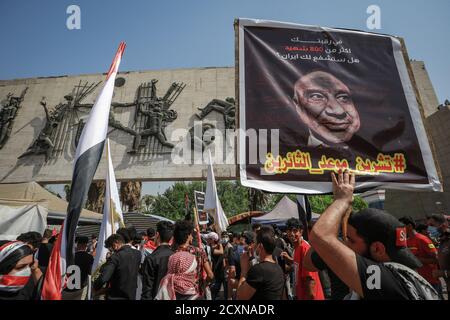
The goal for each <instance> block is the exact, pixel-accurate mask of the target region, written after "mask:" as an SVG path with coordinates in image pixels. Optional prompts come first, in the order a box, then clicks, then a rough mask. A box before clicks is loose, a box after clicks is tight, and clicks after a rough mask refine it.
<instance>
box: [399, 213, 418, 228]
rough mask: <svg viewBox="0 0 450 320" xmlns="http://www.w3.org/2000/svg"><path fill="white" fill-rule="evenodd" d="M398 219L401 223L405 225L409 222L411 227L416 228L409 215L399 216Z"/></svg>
mask: <svg viewBox="0 0 450 320" xmlns="http://www.w3.org/2000/svg"><path fill="white" fill-rule="evenodd" d="M398 221H400V222H401V223H403V224H404V225H405V226H407V225H408V224H410V225H412V227H413V229H416V222H415V221H414V219H413V218H412V217H411V216H404V217H401V218H400V219H398Z"/></svg>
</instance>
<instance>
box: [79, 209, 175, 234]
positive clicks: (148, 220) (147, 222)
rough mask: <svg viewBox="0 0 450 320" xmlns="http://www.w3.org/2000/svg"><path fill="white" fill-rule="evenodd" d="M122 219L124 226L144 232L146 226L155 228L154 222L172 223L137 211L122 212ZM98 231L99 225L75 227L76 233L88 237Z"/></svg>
mask: <svg viewBox="0 0 450 320" xmlns="http://www.w3.org/2000/svg"><path fill="white" fill-rule="evenodd" d="M123 220H124V223H125V226H126V227H130V226H134V227H135V228H136V230H137V232H146V231H147V229H148V228H153V229H155V230H156V224H157V223H158V222H159V221H169V222H172V223H174V221H172V220H170V219H167V218H164V217H161V216H157V215H153V214H142V213H137V212H129V213H124V214H123ZM99 232H100V225H85V226H79V227H78V228H77V230H76V235H77V236H87V237H90V236H91V235H93V234H96V235H98V234H99Z"/></svg>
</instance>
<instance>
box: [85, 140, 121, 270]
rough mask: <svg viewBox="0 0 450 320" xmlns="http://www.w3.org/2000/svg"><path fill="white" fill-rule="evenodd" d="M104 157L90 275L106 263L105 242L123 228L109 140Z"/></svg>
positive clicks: (106, 251) (106, 250)
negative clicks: (102, 189)
mask: <svg viewBox="0 0 450 320" xmlns="http://www.w3.org/2000/svg"><path fill="white" fill-rule="evenodd" d="M106 157H107V161H108V172H107V173H106V186H105V202H104V203H103V220H102V225H101V226H100V234H99V236H98V242H97V249H96V250H95V259H94V263H93V264H92V275H94V277H95V274H97V273H98V269H100V267H101V265H102V264H103V263H105V262H106V254H107V253H108V249H107V248H105V240H106V239H108V237H109V236H110V235H112V234H114V233H116V231H117V229H119V228H120V227H125V224H124V222H123V215H122V208H121V205H120V198H119V191H118V190H117V182H116V175H115V174H114V167H113V163H112V160H111V150H110V147H109V139H107V143H106Z"/></svg>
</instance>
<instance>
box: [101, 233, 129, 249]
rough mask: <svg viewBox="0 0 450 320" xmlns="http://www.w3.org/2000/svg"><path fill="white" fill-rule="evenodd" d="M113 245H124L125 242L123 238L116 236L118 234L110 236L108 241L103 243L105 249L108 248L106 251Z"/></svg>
mask: <svg viewBox="0 0 450 320" xmlns="http://www.w3.org/2000/svg"><path fill="white" fill-rule="evenodd" d="M114 243H122V244H124V243H125V240H124V238H123V237H122V236H121V235H120V234H118V233H115V234H112V235H110V236H109V237H108V239H106V241H105V247H106V248H108V249H110V248H112V246H113V244H114Z"/></svg>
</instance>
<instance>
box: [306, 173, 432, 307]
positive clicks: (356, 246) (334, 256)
mask: <svg viewBox="0 0 450 320" xmlns="http://www.w3.org/2000/svg"><path fill="white" fill-rule="evenodd" d="M332 181H333V194H334V202H333V203H332V204H331V205H330V206H329V207H328V208H327V209H326V210H325V212H324V213H323V214H322V215H321V217H320V218H319V220H318V221H317V222H316V224H315V225H314V228H313V229H312V231H311V234H310V242H311V245H312V246H313V248H314V250H316V252H317V253H318V254H319V255H320V257H321V258H322V259H323V260H324V262H325V263H326V264H327V265H328V266H329V268H330V269H331V270H332V271H333V272H334V273H335V274H336V275H337V276H338V277H339V278H340V279H341V280H342V281H343V282H344V283H345V284H346V285H347V286H348V287H349V288H350V289H351V290H352V291H353V292H352V294H351V295H350V296H348V297H347V298H349V299H366V300H379V299H386V300H419V299H420V300H423V299H426V300H428V299H438V294H437V292H436V291H435V290H434V288H433V287H432V286H431V285H430V284H429V283H428V282H427V281H426V280H425V279H424V278H422V277H421V276H420V275H419V274H417V273H416V272H415V271H414V269H416V268H419V267H420V266H421V263H420V261H418V260H417V258H416V257H415V256H414V255H413V254H412V252H411V251H410V250H409V249H408V247H407V241H406V230H405V227H404V225H403V224H402V223H400V222H399V221H398V220H397V219H396V218H395V217H393V216H391V215H389V214H388V213H386V212H384V211H382V210H377V209H364V210H362V211H360V212H358V213H355V214H352V215H351V217H350V218H349V220H348V233H347V241H346V244H344V243H342V242H341V241H340V240H339V238H338V231H339V226H340V224H341V221H342V219H343V217H344V215H345V213H346V212H347V209H348V208H349V207H350V206H351V204H352V201H353V190H354V186H355V176H354V174H352V173H349V172H348V171H345V172H344V173H342V172H340V173H339V174H338V176H337V177H336V176H335V174H334V173H332Z"/></svg>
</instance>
